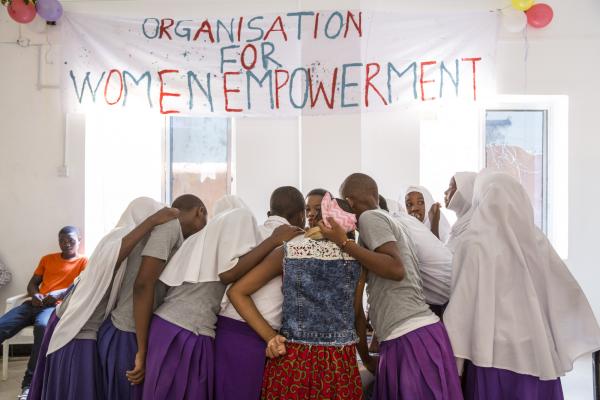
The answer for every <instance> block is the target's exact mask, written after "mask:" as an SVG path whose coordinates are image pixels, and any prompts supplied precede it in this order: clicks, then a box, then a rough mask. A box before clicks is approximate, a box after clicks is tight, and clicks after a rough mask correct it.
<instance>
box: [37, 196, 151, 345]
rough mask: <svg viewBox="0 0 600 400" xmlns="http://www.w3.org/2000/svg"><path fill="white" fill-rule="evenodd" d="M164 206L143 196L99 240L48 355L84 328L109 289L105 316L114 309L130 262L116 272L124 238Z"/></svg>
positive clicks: (60, 321) (62, 317)
mask: <svg viewBox="0 0 600 400" xmlns="http://www.w3.org/2000/svg"><path fill="white" fill-rule="evenodd" d="M162 207H163V205H162V204H161V203H159V202H157V201H155V200H152V199H150V198H148V197H139V198H137V199H135V200H133V201H132V202H131V203H129V205H128V206H127V208H126V209H125V211H124V212H123V214H122V215H121V218H120V219H119V222H118V223H117V225H116V226H115V228H114V229H113V230H112V231H110V232H109V233H108V234H107V235H106V236H104V238H102V240H101V241H100V243H98V245H97V246H96V249H95V250H94V252H93V253H92V255H91V256H90V258H89V260H88V263H87V266H86V268H85V270H84V271H83V272H82V273H81V274H80V275H79V277H78V278H77V279H76V280H75V287H74V288H73V289H72V290H73V293H72V294H71V298H70V299H69V304H68V307H67V308H66V310H65V312H64V313H63V314H62V316H61V318H60V320H59V321H58V323H57V325H56V328H55V330H54V333H53V334H52V337H51V339H50V343H49V345H48V353H47V354H51V353H53V352H55V351H57V350H59V349H60V348H62V347H63V346H65V345H66V344H67V343H69V342H70V341H71V340H72V339H73V338H74V337H75V336H76V335H77V334H78V333H79V331H81V328H83V326H84V325H85V323H86V322H87V321H88V320H89V319H90V317H91V316H92V313H93V312H94V311H95V310H96V307H97V306H98V304H100V301H101V300H102V298H103V297H104V295H105V294H106V292H107V290H109V289H110V296H109V301H108V305H107V307H106V311H105V313H104V317H105V318H106V317H107V316H108V314H109V313H110V312H111V311H112V308H113V307H114V304H115V301H116V298H117V293H118V290H119V288H120V286H121V282H122V281H123V276H124V274H125V265H126V262H127V259H125V260H123V262H122V263H121V268H119V269H118V270H117V272H116V273H115V270H114V268H115V264H116V262H117V258H118V257H119V251H120V250H121V242H122V239H123V237H125V236H126V235H127V234H128V233H129V232H131V231H132V230H133V229H134V228H135V227H136V226H137V225H139V224H140V223H142V222H143V221H144V220H145V219H146V218H148V217H149V216H150V215H152V214H154V213H155V212H156V211H158V210H160V209H161V208H162ZM113 275H114V280H113ZM111 281H112V286H111ZM59 307H60V306H59Z"/></svg>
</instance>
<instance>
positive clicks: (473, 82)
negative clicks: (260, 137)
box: [61, 10, 497, 117]
mask: <svg viewBox="0 0 600 400" xmlns="http://www.w3.org/2000/svg"><path fill="white" fill-rule="evenodd" d="M496 31H497V16H496V14H495V13H490V12H477V13H458V14H454V13H453V14H439V15H404V14H399V13H382V12H370V11H364V10H332V11H317V10H309V11H297V12H288V13H282V14H270V15H242V16H229V17H210V18H202V17H197V16H193V17H190V18H188V19H174V18H159V17H154V16H147V17H145V18H136V19H132V18H121V17H107V16H97V15H88V14H78V13H66V14H65V18H63V20H62V44H63V47H62V48H63V60H62V70H61V86H62V90H61V93H62V100H63V104H64V105H65V107H66V109H67V110H71V111H75V112H85V111H87V110H93V109H98V110H126V111H129V110H131V111H141V112H152V113H160V114H180V115H205V116H210V115H213V116H225V115H229V116H269V117H276V116H281V117H287V116H296V115H326V114H335V113H349V112H365V111H371V110H376V111H383V110H386V109H389V110H393V109H394V108H396V107H406V106H410V105H413V104H418V103H426V102H445V101H462V102H475V101H477V100H478V99H481V98H483V97H484V96H485V95H486V93H490V92H491V91H493V90H494V89H495V80H494V75H495V73H494V54H495V49H496Z"/></svg>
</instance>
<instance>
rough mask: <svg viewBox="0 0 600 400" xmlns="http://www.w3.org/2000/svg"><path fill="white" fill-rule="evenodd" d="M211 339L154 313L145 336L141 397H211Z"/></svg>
mask: <svg viewBox="0 0 600 400" xmlns="http://www.w3.org/2000/svg"><path fill="white" fill-rule="evenodd" d="M214 351H215V350H214V341H213V339H212V338H211V337H209V336H204V335H196V334H194V333H193V332H191V331H188V330H187V329H183V328H181V327H179V326H177V325H175V324H172V323H170V322H167V321H165V320H164V319H162V318H160V317H158V316H156V315H155V316H154V317H153V318H152V322H151V324H150V333H149V335H148V355H147V358H146V377H145V380H144V400H184V399H185V400H212V399H213V398H214V367H215V359H214Z"/></svg>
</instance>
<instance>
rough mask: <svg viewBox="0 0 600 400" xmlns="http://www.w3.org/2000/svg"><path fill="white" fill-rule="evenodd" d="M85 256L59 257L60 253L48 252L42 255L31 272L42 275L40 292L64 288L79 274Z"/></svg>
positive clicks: (84, 264) (85, 262) (82, 267)
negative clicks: (68, 258) (66, 258)
mask: <svg viewBox="0 0 600 400" xmlns="http://www.w3.org/2000/svg"><path fill="white" fill-rule="evenodd" d="M87 261H88V260H87V258H86V257H83V256H80V257H74V258H71V259H70V260H65V259H64V258H62V257H61V253H53V254H48V255H45V256H44V257H42V259H41V260H40V264H39V265H38V267H37V268H36V269H35V271H34V272H33V274H34V275H41V276H42V284H41V285H40V293H41V294H48V293H50V292H52V291H54V290H59V289H66V288H68V287H69V286H71V284H72V283H73V281H74V280H75V278H77V276H79V274H80V273H81V271H83V270H84V268H85V266H86V264H87Z"/></svg>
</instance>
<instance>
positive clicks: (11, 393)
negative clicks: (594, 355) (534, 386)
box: [0, 357, 593, 400]
mask: <svg viewBox="0 0 600 400" xmlns="http://www.w3.org/2000/svg"><path fill="white" fill-rule="evenodd" d="M26 366H27V358H26V357H21V358H12V359H11V360H10V361H9V364H8V380H7V381H1V380H0V400H15V399H16V398H17V396H18V395H19V394H20V393H21V379H22V378H23V372H25V367H26ZM562 382H563V390H564V395H565V400H592V399H593V393H592V360H591V358H590V357H584V358H582V359H580V360H578V361H577V362H576V363H575V368H574V370H573V371H572V372H570V373H569V374H568V375H567V376H566V377H565V378H563V379H562Z"/></svg>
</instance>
